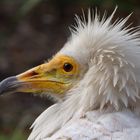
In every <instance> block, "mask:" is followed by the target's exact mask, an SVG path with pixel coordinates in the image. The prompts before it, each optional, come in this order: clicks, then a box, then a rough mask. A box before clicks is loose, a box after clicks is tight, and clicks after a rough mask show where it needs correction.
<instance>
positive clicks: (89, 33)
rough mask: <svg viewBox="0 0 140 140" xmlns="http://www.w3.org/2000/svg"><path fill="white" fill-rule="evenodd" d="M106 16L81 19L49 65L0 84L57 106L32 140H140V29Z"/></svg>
mask: <svg viewBox="0 0 140 140" xmlns="http://www.w3.org/2000/svg"><path fill="white" fill-rule="evenodd" d="M115 11H116V9H115V10H114V11H113V13H112V14H111V16H109V17H108V18H107V17H106V13H105V14H104V15H103V17H102V18H100V16H99V14H98V12H97V11H96V12H95V13H94V12H90V11H89V12H88V16H87V18H86V16H84V15H83V17H82V18H80V17H78V16H76V25H75V26H74V27H72V28H71V37H70V38H69V39H68V41H67V42H66V44H65V45H64V47H63V48H62V49H61V50H60V51H59V52H58V53H57V54H56V55H55V56H54V57H53V58H52V59H51V60H49V61H48V62H47V63H44V64H42V65H39V66H37V67H35V68H32V69H30V70H28V71H26V72H24V73H22V74H19V75H17V76H12V77H9V78H7V79H5V80H3V81H2V82H1V83H0V94H4V93H9V92H28V93H35V94H38V95H42V94H43V95H48V96H51V97H52V98H53V99H55V100H56V101H57V102H56V103H55V104H54V105H52V106H51V107H49V108H48V109H46V110H45V111H44V112H43V113H42V114H41V115H40V116H39V117H38V118H37V119H36V120H35V122H34V123H33V125H32V127H31V128H32V129H33V130H32V133H31V134H30V136H29V138H28V140H140V92H139V89H140V88H139V87H140V37H139V35H140V30H139V28H138V27H131V28H130V27H129V26H125V24H126V22H127V20H128V18H129V16H128V17H126V18H124V19H118V20H116V21H115V22H113V23H112V18H113V17H114V14H115Z"/></svg>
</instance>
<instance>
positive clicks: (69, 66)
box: [63, 63, 73, 72]
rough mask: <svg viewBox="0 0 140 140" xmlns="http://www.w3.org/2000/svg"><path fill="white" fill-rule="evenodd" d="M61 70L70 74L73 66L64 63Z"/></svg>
mask: <svg viewBox="0 0 140 140" xmlns="http://www.w3.org/2000/svg"><path fill="white" fill-rule="evenodd" d="M63 69H64V70H65V71H66V72H70V71H72V69H73V66H72V64H70V63H65V64H64V66H63Z"/></svg>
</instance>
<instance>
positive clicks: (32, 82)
mask: <svg viewBox="0 0 140 140" xmlns="http://www.w3.org/2000/svg"><path fill="white" fill-rule="evenodd" d="M82 71H83V70H81V68H80V65H79V63H78V62H77V61H76V60H75V59H74V58H73V57H71V56H68V55H65V54H63V55H62V54H61V55H60V54H58V55H56V56H54V57H53V58H52V59H51V60H50V61H49V62H47V63H44V64H41V65H39V66H37V67H35V68H32V69H30V70H28V71H26V72H24V73H21V74H19V75H17V76H12V77H9V78H7V79H5V80H3V81H2V82H1V84H0V92H1V94H3V93H8V92H25V93H36V94H39V95H40V94H46V93H47V94H49V95H51V96H53V97H56V98H59V99H60V98H62V97H64V95H65V93H66V92H67V91H68V90H69V89H71V88H72V87H73V86H74V85H75V84H76V83H77V82H78V80H79V78H80V75H81V72H82Z"/></svg>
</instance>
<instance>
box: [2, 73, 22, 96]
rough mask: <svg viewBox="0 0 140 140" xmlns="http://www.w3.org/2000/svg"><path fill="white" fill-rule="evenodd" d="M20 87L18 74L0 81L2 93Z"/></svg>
mask: <svg viewBox="0 0 140 140" xmlns="http://www.w3.org/2000/svg"><path fill="white" fill-rule="evenodd" d="M18 87H19V84H18V80H17V78H16V76H12V77H8V78H6V79H4V80H3V81H1V82H0V95H3V94H5V93H11V92H14V91H16V90H17V88H18Z"/></svg>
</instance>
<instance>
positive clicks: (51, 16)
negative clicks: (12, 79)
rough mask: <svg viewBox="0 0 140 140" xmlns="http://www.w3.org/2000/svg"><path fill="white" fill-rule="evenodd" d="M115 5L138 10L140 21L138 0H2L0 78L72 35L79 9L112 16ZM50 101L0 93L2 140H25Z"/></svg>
mask: <svg viewBox="0 0 140 140" xmlns="http://www.w3.org/2000/svg"><path fill="white" fill-rule="evenodd" d="M116 5H118V10H117V13H116V15H115V16H116V17H120V18H122V17H125V16H127V15H128V14H130V13H132V12H133V14H132V16H131V18H130V20H129V23H133V26H135V25H140V1H139V0H0V80H2V79H4V78H6V77H9V76H12V75H16V74H18V73H21V72H23V71H25V70H27V69H29V68H31V67H34V66H36V65H38V64H41V63H43V62H44V61H45V60H47V59H48V58H50V57H51V56H52V55H53V54H55V53H56V52H57V51H58V50H59V49H60V48H61V47H62V46H63V44H64V43H65V42H66V41H67V38H68V36H69V35H70V31H69V29H68V27H69V25H71V24H73V23H74V15H75V13H76V14H78V15H81V14H82V12H81V11H82V9H83V10H84V11H87V8H89V7H90V8H93V9H95V8H98V10H99V11H101V13H103V12H104V10H105V9H106V10H107V11H108V15H109V14H110V13H111V12H112V11H113V9H114V8H115V6H116ZM129 23H128V24H129ZM51 104H52V102H51V101H49V100H48V99H44V98H40V97H37V96H33V95H31V94H23V93H15V94H13V95H8V96H3V97H0V140H26V139H27V136H28V135H29V133H30V130H29V127H30V125H31V124H32V122H33V121H34V120H35V118H36V117H37V116H38V115H39V114H40V113H41V112H42V111H44V110H45V109H46V108H47V107H48V106H50V105H51Z"/></svg>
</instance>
